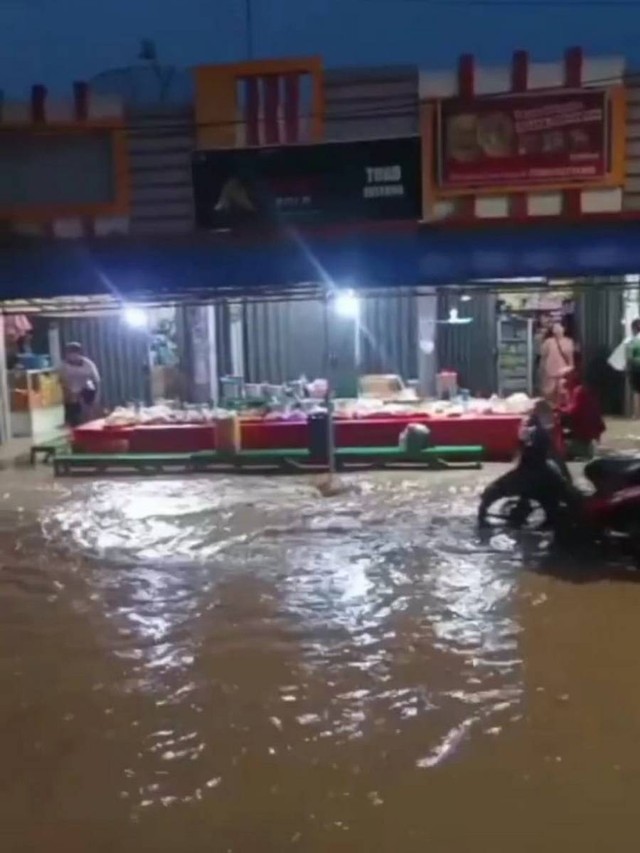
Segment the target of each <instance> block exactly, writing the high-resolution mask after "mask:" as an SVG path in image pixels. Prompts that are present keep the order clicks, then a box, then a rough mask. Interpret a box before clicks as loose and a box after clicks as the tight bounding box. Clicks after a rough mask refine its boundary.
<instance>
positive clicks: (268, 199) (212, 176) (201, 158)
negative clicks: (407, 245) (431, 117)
mask: <svg viewBox="0 0 640 853" xmlns="http://www.w3.org/2000/svg"><path fill="white" fill-rule="evenodd" d="M420 160H421V144H420V138H419V137H407V138H402V139H381V140H374V141H364V142H333V143H324V144H322V145H286V146H280V147H278V148H241V149H225V150H221V149H219V150H215V151H201V152H197V153H196V154H195V155H194V158H193V188H194V196H195V208H196V222H197V225H198V227H200V228H208V229H223V228H236V227H241V226H247V225H260V224H277V223H282V224H296V225H315V224H321V223H330V222H348V221H351V222H357V221H366V220H389V219H416V220H417V219H420V218H421V215H422V210H421V198H422V189H421V164H420Z"/></svg>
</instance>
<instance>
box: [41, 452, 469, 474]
mask: <svg viewBox="0 0 640 853" xmlns="http://www.w3.org/2000/svg"><path fill="white" fill-rule="evenodd" d="M483 452H484V451H483V448H482V447H481V446H479V445H467V446H461V447H445V446H443V447H429V448H426V449H425V450H422V451H420V452H419V453H417V454H408V453H407V452H406V450H404V449H403V448H401V447H341V448H338V449H337V450H336V462H337V465H338V468H339V469H341V470H345V469H349V468H353V469H358V468H367V467H369V468H385V467H389V466H394V465H400V466H402V467H414V468H415V467H420V468H427V469H432V470H434V469H435V470H443V469H447V468H459V467H464V468H476V469H477V468H480V467H481V464H482V457H483ZM53 465H54V471H55V473H56V475H58V476H64V475H68V474H72V473H80V472H82V471H84V472H96V473H101V474H105V473H126V472H128V471H130V472H136V473H143V474H144V473H148V474H154V473H157V474H160V473H171V472H177V471H187V472H202V471H207V470H211V469H216V468H222V467H224V468H233V469H236V470H238V469H240V470H243V469H247V468H254V469H257V468H276V469H279V470H285V471H296V470H297V471H305V470H307V471H321V470H326V465H324V464H322V463H317V462H314V461H313V460H312V459H311V458H310V456H309V451H308V450H306V449H304V448H289V449H282V450H241V451H240V452H239V453H235V454H225V453H218V452H216V451H201V452H198V453H120V454H118V453H103V454H94V453H72V454H57V455H56V456H55V457H54V459H53Z"/></svg>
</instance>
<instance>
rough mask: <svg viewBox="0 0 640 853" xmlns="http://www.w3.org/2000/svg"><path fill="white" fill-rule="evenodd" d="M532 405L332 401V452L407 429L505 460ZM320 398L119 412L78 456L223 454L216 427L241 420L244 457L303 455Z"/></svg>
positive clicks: (83, 443) (86, 430)
mask: <svg viewBox="0 0 640 853" xmlns="http://www.w3.org/2000/svg"><path fill="white" fill-rule="evenodd" d="M529 407H530V400H529V398H528V397H526V396H525V395H514V396H513V397H512V398H510V399H508V400H502V399H500V398H498V397H493V398H491V399H489V400H476V399H458V398H457V397H456V398H454V399H451V400H431V401H429V400H419V399H418V398H417V397H415V395H414V397H413V398H412V399H409V398H406V399H396V400H386V401H385V400H382V399H379V398H375V397H360V398H354V399H346V400H336V401H334V436H335V446H336V448H338V449H340V448H351V449H353V448H391V447H398V446H399V445H400V444H401V442H402V438H403V434H404V433H405V431H406V429H407V427H409V426H410V425H418V424H419V425H422V426H424V427H426V428H427V429H428V443H429V444H430V445H432V446H433V445H437V446H452V447H456V446H469V445H474V446H478V445H480V446H482V447H483V448H484V455H485V458H486V459H490V460H508V459H511V458H512V457H513V455H514V454H515V452H516V450H517V446H518V429H519V426H520V423H521V420H522V416H523V414H524V413H525V412H526V411H528V409H529ZM325 411H326V409H325V406H324V403H323V402H322V401H321V400H320V399H317V398H316V399H314V398H306V399H304V400H298V401H296V402H293V403H292V402H291V401H289V402H286V403H280V404H277V405H266V404H265V405H263V406H257V405H247V406H244V407H240V409H239V410H238V409H233V408H231V407H229V408H216V409H213V408H209V407H198V408H195V407H192V408H188V409H184V408H175V409H173V408H171V407H169V406H155V407H151V408H147V409H137V410H134V409H119V410H116V411H115V412H113V413H112V414H111V415H110V416H109V417H107V418H106V419H103V420H100V421H94V422H92V423H89V424H85V425H84V426H82V427H79V428H78V429H76V430H75V432H74V441H73V444H74V450H75V452H78V453H146V454H149V453H195V452H200V451H214V450H216V449H220V442H219V440H218V434H219V432H220V428H221V423H222V422H225V423H226V422H227V421H228V419H230V418H234V419H237V421H238V435H239V439H238V445H239V449H240V448H241V449H242V450H245V451H256V452H257V451H265V452H266V451H274V450H300V449H304V448H309V447H310V445H311V443H312V436H311V430H310V421H311V419H313V418H314V416H316V415H318V414H319V413H320V414H321V413H323V412H325Z"/></svg>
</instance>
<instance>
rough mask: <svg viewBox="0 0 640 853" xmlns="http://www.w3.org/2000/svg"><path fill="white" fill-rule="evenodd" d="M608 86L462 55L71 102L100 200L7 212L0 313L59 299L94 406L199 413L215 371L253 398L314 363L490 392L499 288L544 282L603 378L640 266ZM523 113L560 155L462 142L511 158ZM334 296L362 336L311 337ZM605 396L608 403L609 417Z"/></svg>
mask: <svg viewBox="0 0 640 853" xmlns="http://www.w3.org/2000/svg"><path fill="white" fill-rule="evenodd" d="M625 70H626V69H625V64H624V61H623V60H622V59H620V58H614V59H595V60H592V59H590V58H589V57H586V56H584V55H583V53H582V52H581V51H579V50H576V49H573V50H570V51H567V53H566V55H565V56H564V57H563V58H561V60H560V61H559V62H557V63H555V64H548V63H545V64H544V65H540V64H537V63H535V62H533V61H531V60H530V58H529V57H528V56H527V55H526V54H525V53H523V52H516V53H515V54H514V55H513V57H512V60H511V62H510V63H508V64H505V66H504V67H503V68H498V69H496V68H491V69H487V68H483V67H481V66H480V65H478V64H477V63H476V62H475V61H474V60H473V58H472V57H469V56H467V57H463V58H461V60H460V62H459V64H458V66H457V68H455V69H451V70H446V71H440V72H428V71H421V70H419V69H402V70H399V69H391V70H389V69H387V70H385V69H378V70H374V69H372V70H368V71H366V72H365V71H361V72H357V71H356V72H352V71H349V72H347V71H344V72H327V71H325V70H324V69H323V68H322V64H321V63H320V62H318V61H317V60H296V61H295V62H293V63H291V62H289V61H283V62H275V61H274V62H269V63H249V64H243V65H240V66H225V67H220V66H205V67H202V68H200V69H198V70H197V72H196V74H195V97H194V101H193V104H191V111H190V107H189V105H188V104H187V105H185V104H184V103H183V104H180V105H176V106H175V107H172V106H171V105H170V104H164V105H163V106H162V109H160V108H159V107H158V106H157V105H156V107H155V108H153V109H152V108H151V107H150V106H148V107H146V108H145V107H144V106H141V105H140V104H135V105H132V104H127V103H126V99H125V100H124V101H123V98H122V93H121V92H117V91H111V92H109V91H102V92H98V93H93V92H92V91H91V90H90V89H89V90H87V89H83V88H82V87H80V88H78V87H77V88H76V90H75V92H74V99H73V101H72V104H71V107H70V109H71V113H70V116H67V117H66V118H65V121H66V122H67V123H68V122H69V121H72V122H76V124H77V125H78V128H77V129H81V130H87V131H95V130H96V127H93V125H92V121H98V123H99V124H100V127H101V128H102V131H101V132H102V133H103V134H106V137H105V139H104V140H103V143H104V145H103V147H104V146H105V145H106V146H107V147H108V148H109V151H110V154H109V156H108V157H106V159H105V158H103V160H100V157H99V156H98V154H99V152H97V151H94V152H93V155H92V157H93V159H91V158H89V159H87V163H88V164H89V167H90V169H93V172H92V174H93V175H94V177H93V178H92V181H90V183H91V185H92V186H94V185H95V186H94V195H93V196H92V197H91V198H87V199H85V200H84V201H83V203H82V204H80V202H79V201H78V200H77V199H75V200H74V199H73V198H69V199H66V200H65V201H64V203H63V202H62V201H61V200H60V199H55V198H54V199H53V202H51V200H50V202H49V204H48V206H43V205H39V204H38V200H37V199H36V198H31V199H29V200H28V201H29V204H22V205H20V204H17V205H16V204H13V205H12V206H10V207H7V206H6V205H5V207H6V209H5V211H4V218H5V220H6V222H7V224H8V228H7V234H6V235H5V237H6V239H5V241H4V244H3V247H2V249H1V251H2V256H3V264H2V268H1V269H0V295H1V296H2V298H3V299H4V300H8V301H10V302H11V301H13V305H14V307H13V308H10V310H12V311H13V310H16V311H17V310H27V311H28V310H31V308H30V305H31V306H33V305H35V304H36V303H38V300H40V302H39V303H38V304H39V305H40V308H38V310H41V303H42V300H45V301H47V300H48V301H49V308H51V305H50V303H51V300H56V299H58V300H60V299H61V300H62V302H60V303H59V307H58V308H57V309H54V310H48V311H47V312H45V313H46V314H47V315H48V317H49V321H50V322H52V323H55V326H56V329H57V333H58V335H59V340H60V342H61V345H64V342H65V341H68V340H71V339H79V340H81V341H82V342H83V343H84V344H85V347H86V349H87V350H88V351H90V352H92V353H94V354H95V357H96V359H97V360H99V361H100V362H102V363H103V364H104V365H105V367H104V370H105V378H106V377H107V376H108V377H109V378H108V381H106V386H105V387H108V389H109V392H108V395H107V396H108V401H109V405H117V404H119V403H122V402H125V401H131V400H133V399H136V400H153V399H156V398H159V397H176V398H177V397H179V398H182V399H186V400H189V401H193V402H204V401H205V400H216V399H217V397H218V395H219V392H220V382H219V380H220V379H221V378H222V377H224V376H226V375H242V376H243V378H244V379H245V380H246V381H247V382H249V383H251V384H253V385H255V384H258V383H262V382H268V383H282V382H284V381H289V380H295V379H296V378H297V377H299V376H300V375H304V376H307V377H309V378H312V377H313V376H322V375H323V373H325V374H326V369H327V358H328V355H327V352H330V354H331V358H333V363H334V368H335V369H336V370H337V373H338V376H337V377H335V378H336V379H337V380H338V381H340V382H343V381H344V383H345V385H348V384H349V382H351V384H352V385H353V377H354V376H357V375H358V374H363V373H368V374H371V373H378V374H379V373H393V374H398V375H400V376H402V377H403V378H404V379H405V380H406V381H407V382H411V383H416V384H417V386H418V387H420V388H421V389H422V390H423V393H425V394H433V393H435V389H436V380H435V377H436V375H437V373H438V372H439V371H441V370H442V369H448V370H452V371H455V372H456V373H457V374H458V375H459V380H460V383H461V387H463V388H466V389H468V390H470V391H471V392H473V393H481V394H483V395H490V394H492V393H494V392H496V391H498V390H500V382H501V380H500V355H499V349H500V344H499V334H498V329H499V328H500V317H501V311H500V308H501V306H502V307H503V308H504V303H505V301H506V302H507V304H508V305H510V306H511V310H512V313H514V311H513V304H512V303H511V302H509V299H506V300H505V294H512V293H513V292H514V291H516V292H517V291H518V290H519V289H522V291H523V293H524V292H525V291H526V292H527V293H529V292H533V290H535V288H536V287H537V288H539V290H541V291H542V292H547V294H548V292H549V290H553V289H554V288H555V287H556V283H557V282H561V283H562V287H564V288H565V289H566V291H567V292H568V293H570V294H571V297H570V299H571V300H572V301H573V303H574V305H573V322H574V328H575V329H576V330H577V332H576V334H578V335H579V337H580V341H579V346H580V351H581V353H582V356H583V358H584V360H587V359H588V360H592V359H593V358H595V359H596V360H599V361H600V362H603V361H604V362H606V358H605V357H604V356H605V351H606V350H609V351H610V349H611V348H613V347H614V346H615V345H616V344H617V343H618V342H619V338H620V336H621V335H622V333H623V321H624V320H625V318H626V319H627V320H628V318H629V316H630V314H629V311H628V310H627V309H625V308H624V305H625V297H624V292H625V288H626V290H629V281H630V280H631V279H629V278H628V277H629V276H634V275H635V274H636V271H637V270H640V250H639V249H638V245H639V244H638V240H637V234H638V232H639V230H640V222H638V221H636V214H635V211H636V209H637V208H640V205H636V202H635V198H636V196H635V193H636V187H635V183H634V182H635V178H634V174H635V171H634V169H635V166H634V163H635V157H636V151H635V147H634V146H635V142H634V139H635V127H636V114H635V109H636V108H635V100H636V99H635V95H634V91H635V90H634V88H633V84H628V83H625ZM274 80H275V81H276V82H275V83H274ZM240 84H241V85H240ZM107 88H108V87H107ZM116 88H117V87H116ZM103 89H104V80H103ZM44 94H45V95H46V93H44ZM43 97H44V96H43V92H42V90H41V89H38V90H37V91H35V90H34V93H33V96H32V101H31V104H30V109H31V113H28V111H27V114H26V116H23V117H22V118H20V117H19V116H18V117H14V119H13V123H14V124H16V122H17V125H19V126H20V127H21V129H22V130H24V124H25V123H27V124H28V123H29V121H31V120H34V121H35V120H38V121H43V120H45V121H46V120H47V116H49V119H48V120H52V117H51V115H50V114H49V113H48V111H47V105H46V98H45V101H43ZM222 106H224V110H223V112H224V115H222V113H221V112H220V110H221V109H222ZM145 110H146V111H145ZM225 110H226V112H225ZM100 111H102V112H100ZM227 113H228V115H227ZM522 114H526V115H525V119H526V120H527V121H529V122H531V117H532V115H533V116H534V117H535V116H536V115H537V116H543V117H544V118H545V121H548V120H550V119H549V116H551V117H554V116H556V117H557V116H558V115H564V114H568V115H569V118H570V121H569V123H568V125H566V126H568V127H570V128H571V133H570V134H568V135H566V137H562V139H565V141H566V140H569V141H567V143H566V146H569V148H570V147H571V145H573V146H574V147H576V146H577V148H576V150H575V151H574V150H573V149H571V150H569V148H567V147H566V146H565V145H564V142H562V139H560V136H562V133H560V136H559V135H558V133H559V131H558V130H557V129H556V130H555V131H554V132H553V133H552V134H551V135H550V136H548V138H547V137H545V138H544V140H543V142H542V143H541V141H540V138H538V137H539V134H538V136H536V133H537V130H536V126H535V123H534V125H533V126H530V127H529V130H528V131H527V134H525V135H526V143H527V146H528V147H527V146H525V148H517V150H516V149H514V151H513V152H512V153H511V155H510V156H508V157H506V156H504V154H501V152H500V151H499V150H497V151H496V150H493V151H491V150H489V151H488V152H487V150H485V148H486V146H485V148H483V146H482V144H479V143H478V141H477V140H478V138H479V137H478V133H479V131H478V128H480V127H481V126H483V123H484V124H487V122H488V123H489V124H491V123H492V122H493V125H492V127H493V131H492V133H493V137H492V138H494V149H495V144H498V147H499V145H500V144H501V145H503V146H504V145H507V143H509V140H510V136H509V135H510V134H513V133H520V131H519V130H518V127H519V122H520V123H521V122H522V121H524V120H525V119H523V118H522ZM496 115H498V116H502V118H498V119H496ZM108 116H110V118H107V117H108ZM527 116H528V118H527ZM505 117H506V118H505ZM55 120H57V119H53V121H54V122H55ZM3 121H5V122H6V121H7V119H6V116H5V115H3ZM105 122H106V124H105ZM21 123H22V124H21ZM127 123H128V132H127V133H125V126H126V125H127ZM470 126H473V128H475V131H474V132H475V133H476V142H474V143H473V145H471V146H470V145H469V142H468V139H469V127H470ZM559 126H560V128H561V129H562V127H563V124H562V122H560V125H559ZM452 128H453V130H456V128H457V130H456V132H457V133H458V141H457V142H455V140H453V141H452V136H451V133H453V130H452ZM505 128H506V130H505ZM562 132H564V131H562ZM500 133H502V137H503V138H502V141H501V142H500V139H498V143H495V139H496V138H499V137H500ZM505 134H506V139H505ZM571 134H573V135H571ZM489 136H491V134H489ZM626 139H628V140H629V143H628V144H627V145H626V149H625V140H626ZM559 140H560V141H559ZM123 145H124V147H123ZM456 145H457V148H456ZM541 145H549V146H551V147H552V149H553V146H555V149H553V150H552V151H550V152H548V151H547V152H545V151H543V150H542V149H541V147H540V146H541ZM563 146H564V147H563ZM481 149H482V150H481ZM38 150H39V149H38ZM572 152H573V153H572ZM576 152H577V153H576ZM103 153H104V152H103ZM639 153H640V151H639ZM547 154H549V155H550V156H551V159H550V160H549V159H548V158H547V160H545V159H544V158H545V157H546V156H547ZM543 155H544V156H543ZM574 155H575V156H576V157H578V162H580V163H581V164H582V165H581V166H580V170H579V172H580V173H579V175H578V174H577V172H576V171H575V167H574V165H572V163H573V161H572V159H571V158H572V157H573V156H574ZM83 156H85V157H87V158H88V157H89V154H88V151H87V152H84V155H83ZM469 158H471V160H470V159H469ZM541 158H542V159H541ZM496 161H498V162H499V164H501V166H500V168H501V170H502V171H500V170H497V168H496V165H495V162H496ZM507 161H508V162H507ZM103 162H104V163H106V162H109V163H110V164H111V166H110V168H112V169H113V168H114V164H115V171H113V172H112V174H111V179H110V180H111V182H110V183H109V181H106V182H105V181H104V180H102V181H101V179H99V178H100V175H101V174H102V173H101V169H102V168H103V166H102V165H101V163H103ZM470 162H471V163H472V164H473V169H470V166H469V163H470ZM585 164H586V165H585ZM58 165H59V167H60V168H62V165H61V164H58ZM76 165H77V164H76ZM105 168H106V167H105ZM102 177H104V175H103V176H102ZM265 182H266V184H267V185H268V186H269V187H270V188H271V193H270V197H269V199H268V200H266V201H265V194H264V186H265ZM109 187H110V189H109ZM99 191H104V193H106V195H105V196H104V197H103V196H100V194H99ZM109 193H110V195H109ZM45 207H46V208H47V209H46V210H45ZM47 210H48V212H47ZM63 214H64V215H63ZM45 238H46V239H45ZM52 238H53V239H52ZM625 277H626V278H625ZM330 291H331V292H343V291H344V292H346V291H349V292H350V291H353V292H354V293H355V294H356V295H357V296H358V297H359V298H360V307H359V309H358V310H359V315H358V327H357V333H356V334H354V331H353V323H351V322H350V321H349V322H347V321H345V320H344V318H343V320H338V319H337V318H334V321H333V324H332V330H331V334H332V340H328V339H327V338H326V336H324V333H323V332H322V324H323V322H324V321H323V316H324V313H325V310H326V300H327V293H328V292H330ZM25 297H28V300H27V302H26V303H25V302H24V300H25ZM72 297H76V298H77V297H82V298H85V299H93V298H103V299H104V298H105V297H108V298H109V299H110V300H111V301H112V303H113V304H112V305H111V306H110V307H109V308H108V309H107V310H106V313H104V312H103V313H102V315H101V316H87V314H86V312H84V315H82V316H81V315H80V313H78V312H76V311H71V312H69V310H68V305H66V304H65V300H67V301H68V300H69V299H70V298H72ZM525 298H526V297H525V296H523V299H525ZM21 300H22V302H23V303H24V304H22V305H21V307H19V308H17V307H15V306H16V305H18V304H19V303H20V301H21ZM29 300H31V302H30V303H29ZM34 300H35V301H34ZM516 301H517V300H516ZM627 302H628V300H627ZM125 304H127V305H144V306H145V310H146V309H147V308H149V307H150V306H154V307H153V309H149V310H153V311H157V310H158V306H160V305H165V306H168V307H166V308H165V309H163V310H166V311H169V312H171V311H172V312H173V315H172V319H171V322H170V325H171V324H173V326H174V327H175V335H174V337H175V338H176V352H177V353H179V355H176V360H177V363H176V364H173V365H167V364H158V363H156V362H157V356H156V355H154V351H153V346H150V343H149V340H148V339H147V338H146V337H145V336H144V335H141V334H140V333H138V335H137V337H136V336H135V335H136V330H131V329H129V328H126V324H125V325H123V322H122V318H121V316H119V315H118V313H117V312H116V313H113V312H114V308H117V306H119V305H120V306H121V305H125ZM25 305H26V307H25ZM625 311H626V313H625ZM89 313H91V312H89ZM503 313H504V312H503ZM515 313H518V311H517V310H516V311H515ZM520 313H526V311H525V312H520ZM70 314H71V315H72V316H70ZM529 319H531V320H532V324H531V327H532V329H533V325H534V322H533V321H534V318H533V317H530V318H529ZM347 320H348V318H347ZM459 321H464V322H459ZM466 321H469V322H466ZM151 327H153V328H155V327H156V324H155V320H154V321H153V322H151V323H150V326H148V327H147V330H146V331H145V335H147V336H148V334H149V328H151ZM327 344H328V345H329V346H327ZM150 353H151V354H150ZM124 362H126V364H127V365H128V366H126V367H125V366H123V364H124ZM178 365H179V368H178ZM172 369H173V370H174V372H175V373H180V374H181V376H182V377H183V378H182V379H181V383H178V382H177V380H176V381H174V382H173V384H172V382H171V380H170V371H171V370H172ZM528 370H529V374H530V376H531V377H532V378H531V380H530V383H529V387H528V388H527V389H526V390H527V391H529V392H530V393H534V392H535V390H536V388H535V380H534V378H533V377H534V374H535V367H534V366H533V365H530V367H529V368H528ZM603 370H604V368H603ZM185 377H186V378H185ZM503 390H504V391H505V392H506V391H507V390H508V389H507V387H506V386H505V387H504V388H503ZM523 390H524V389H523ZM614 397H615V399H614ZM614 397H612V399H611V401H608V402H607V408H608V409H609V410H611V411H621V409H622V404H621V402H620V399H618V398H619V397H620V395H619V394H618V396H617V397H616V396H615V395H614Z"/></svg>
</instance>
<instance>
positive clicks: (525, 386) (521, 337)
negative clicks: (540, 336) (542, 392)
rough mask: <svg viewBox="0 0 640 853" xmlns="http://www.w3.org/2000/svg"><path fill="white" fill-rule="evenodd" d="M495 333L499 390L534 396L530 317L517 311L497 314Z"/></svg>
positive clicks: (502, 393)
mask: <svg viewBox="0 0 640 853" xmlns="http://www.w3.org/2000/svg"><path fill="white" fill-rule="evenodd" d="M497 334H498V341H497V378H498V393H499V394H500V395H501V396H508V395H509V394H517V393H524V394H528V395H529V396H530V397H531V396H533V386H534V376H533V374H534V366H535V365H534V360H535V351H534V341H533V320H532V319H530V318H527V317H519V316H517V315H505V316H502V317H499V318H498V328H497Z"/></svg>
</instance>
